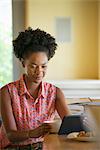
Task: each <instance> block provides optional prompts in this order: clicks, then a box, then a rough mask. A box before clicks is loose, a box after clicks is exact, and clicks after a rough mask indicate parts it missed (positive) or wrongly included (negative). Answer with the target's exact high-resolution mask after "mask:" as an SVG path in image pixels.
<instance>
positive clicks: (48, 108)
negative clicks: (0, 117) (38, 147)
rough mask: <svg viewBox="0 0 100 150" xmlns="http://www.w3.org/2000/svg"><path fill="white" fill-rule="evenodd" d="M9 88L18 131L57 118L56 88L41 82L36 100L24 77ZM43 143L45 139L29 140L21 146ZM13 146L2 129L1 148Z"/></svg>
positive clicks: (8, 86)
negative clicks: (29, 90)
mask: <svg viewBox="0 0 100 150" xmlns="http://www.w3.org/2000/svg"><path fill="white" fill-rule="evenodd" d="M5 86H6V87H7V88H8V91H9V94H10V97H11V104H12V110H13V115H14V118H15V122H16V126H17V130H20V131H23V130H30V129H34V128H36V127H38V126H40V125H41V124H42V123H43V122H44V121H47V120H53V119H54V116H55V99H56V87H55V86H54V85H52V84H50V83H46V82H41V84H40V90H39V93H38V98H37V99H36V100H35V99H34V98H33V97H32V96H31V95H30V93H29V92H28V90H27V88H26V85H25V82H24V79H23V76H22V77H21V78H20V80H17V81H15V82H12V83H9V84H7V85H5ZM39 141H43V138H41V137H40V138H29V139H27V140H25V141H24V142H20V143H19V145H27V144H31V143H36V142H39ZM9 144H11V143H10V141H9V140H8V138H7V136H6V132H5V129H4V126H3V125H2V127H1V133H0V147H1V148H4V147H5V146H7V145H9Z"/></svg>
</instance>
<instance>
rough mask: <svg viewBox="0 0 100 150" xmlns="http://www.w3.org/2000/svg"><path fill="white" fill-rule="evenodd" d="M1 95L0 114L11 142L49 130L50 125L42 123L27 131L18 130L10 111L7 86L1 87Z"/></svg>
mask: <svg viewBox="0 0 100 150" xmlns="http://www.w3.org/2000/svg"><path fill="white" fill-rule="evenodd" d="M0 95H1V116H2V120H3V124H4V127H5V129H6V133H7V136H8V139H9V140H10V141H11V142H21V141H24V140H26V139H28V138H32V137H34V138H36V137H39V136H41V135H45V134H46V133H48V131H49V130H50V128H51V127H50V125H48V124H45V123H44V124H42V125H41V126H39V127H38V128H36V129H34V130H29V131H18V130H17V126H16V122H15V119H14V116H13V112H12V106H11V98H10V95H9V92H8V89H7V87H3V88H2V89H1V91H0Z"/></svg>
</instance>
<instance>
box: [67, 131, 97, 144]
mask: <svg viewBox="0 0 100 150" xmlns="http://www.w3.org/2000/svg"><path fill="white" fill-rule="evenodd" d="M77 135H78V132H73V133H70V134H69V135H68V136H67V139H71V140H76V141H82V142H93V141H96V137H77Z"/></svg>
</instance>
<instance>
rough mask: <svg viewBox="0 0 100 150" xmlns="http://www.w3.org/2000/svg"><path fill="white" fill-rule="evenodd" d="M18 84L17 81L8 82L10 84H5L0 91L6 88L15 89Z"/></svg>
mask: <svg viewBox="0 0 100 150" xmlns="http://www.w3.org/2000/svg"><path fill="white" fill-rule="evenodd" d="M18 82H19V80H17V81H13V82H10V83H7V84H5V85H4V86H2V87H1V88H0V91H2V90H6V89H7V88H8V87H9V88H11V87H16V86H17V84H18Z"/></svg>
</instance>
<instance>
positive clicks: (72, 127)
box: [58, 115, 89, 135]
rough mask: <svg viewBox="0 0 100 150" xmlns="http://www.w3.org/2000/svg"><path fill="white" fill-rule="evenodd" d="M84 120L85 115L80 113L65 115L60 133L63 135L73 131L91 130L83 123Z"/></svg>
mask: <svg viewBox="0 0 100 150" xmlns="http://www.w3.org/2000/svg"><path fill="white" fill-rule="evenodd" d="M82 120H83V117H82V116H80V115H71V116H65V117H64V118H63V120H62V123H61V126H60V129H59V131H58V134H59V135H62V134H66V135H67V134H69V133H71V132H80V131H89V129H87V128H86V127H85V126H84V125H83V121H82Z"/></svg>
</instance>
